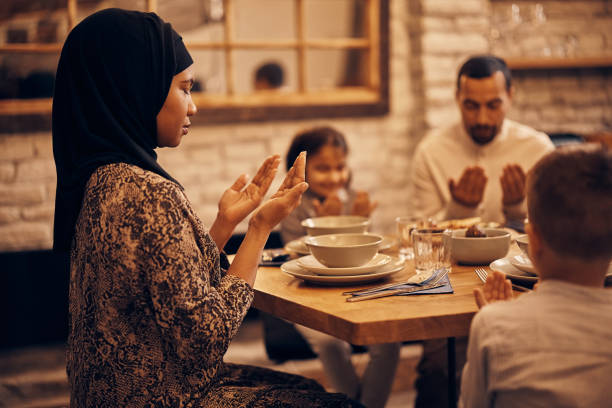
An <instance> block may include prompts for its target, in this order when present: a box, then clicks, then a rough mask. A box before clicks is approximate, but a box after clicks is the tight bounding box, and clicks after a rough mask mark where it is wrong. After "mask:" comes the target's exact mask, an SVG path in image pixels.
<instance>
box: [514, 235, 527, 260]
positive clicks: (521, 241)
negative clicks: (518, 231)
mask: <svg viewBox="0 0 612 408" xmlns="http://www.w3.org/2000/svg"><path fill="white" fill-rule="evenodd" d="M515 241H516V245H518V247H519V248H520V250H521V252H522V253H523V255H525V256H526V257H527V258H529V236H528V235H527V234H524V235H519V236H518V237H516V238H515Z"/></svg>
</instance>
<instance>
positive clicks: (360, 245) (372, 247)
mask: <svg viewBox="0 0 612 408" xmlns="http://www.w3.org/2000/svg"><path fill="white" fill-rule="evenodd" d="M382 240H383V237H382V236H380V235H375V234H329V235H318V236H314V237H306V238H305V239H304V243H306V246H307V247H308V249H310V253H312V255H313V256H314V257H315V258H317V261H319V262H321V263H322V264H323V265H325V266H327V267H329V268H350V267H356V266H361V265H364V264H366V263H367V262H369V261H370V260H371V259H372V258H374V255H376V253H377V252H378V246H379V245H380V243H381V242H382Z"/></svg>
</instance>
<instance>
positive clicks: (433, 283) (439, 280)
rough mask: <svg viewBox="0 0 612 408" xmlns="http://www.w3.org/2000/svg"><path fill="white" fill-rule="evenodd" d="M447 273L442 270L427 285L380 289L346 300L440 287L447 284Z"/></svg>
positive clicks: (374, 297)
mask: <svg viewBox="0 0 612 408" xmlns="http://www.w3.org/2000/svg"><path fill="white" fill-rule="evenodd" d="M447 275H448V270H447V269H445V270H444V272H441V273H440V274H439V275H438V276H436V278H435V279H434V280H433V281H431V282H429V283H428V284H426V285H420V286H411V287H409V288H398V289H393V290H388V291H381V290H378V291H376V292H372V293H368V294H363V295H351V296H350V297H348V298H347V299H346V301H347V302H360V301H362V300H369V299H377V298H381V297H387V296H394V295H400V294H402V293H411V292H420V291H422V290H427V289H434V288H439V287H440V286H444V285H445V283H444V282H442V280H443V279H444V278H445V277H446V276H447Z"/></svg>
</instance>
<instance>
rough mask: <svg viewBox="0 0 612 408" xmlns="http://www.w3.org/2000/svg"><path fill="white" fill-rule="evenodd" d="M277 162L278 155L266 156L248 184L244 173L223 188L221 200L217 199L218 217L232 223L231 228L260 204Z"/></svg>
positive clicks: (275, 169) (272, 177)
mask: <svg viewBox="0 0 612 408" xmlns="http://www.w3.org/2000/svg"><path fill="white" fill-rule="evenodd" d="M279 164H280V156H279V155H274V156H270V157H268V158H267V159H266V160H265V161H264V162H263V164H262V165H261V166H260V167H259V170H257V173H256V174H255V177H253V180H251V182H250V183H249V184H248V185H247V181H248V176H247V175H246V174H242V175H241V176H240V177H238V179H237V180H236V181H235V182H234V184H232V186H231V187H230V188H228V189H227V190H225V192H224V193H223V195H222V196H221V200H219V218H221V219H223V220H224V221H225V222H227V223H228V224H230V225H232V228H233V227H235V226H236V225H238V223H240V221H242V220H243V219H245V218H246V217H247V216H248V215H249V214H250V213H251V212H252V211H253V210H254V209H256V208H257V206H258V205H259V204H261V201H262V200H263V198H264V196H265V195H266V192H267V191H268V189H269V188H270V184H271V183H272V180H274V176H275V175H276V171H277V170H278V165H279ZM245 186H246V188H245Z"/></svg>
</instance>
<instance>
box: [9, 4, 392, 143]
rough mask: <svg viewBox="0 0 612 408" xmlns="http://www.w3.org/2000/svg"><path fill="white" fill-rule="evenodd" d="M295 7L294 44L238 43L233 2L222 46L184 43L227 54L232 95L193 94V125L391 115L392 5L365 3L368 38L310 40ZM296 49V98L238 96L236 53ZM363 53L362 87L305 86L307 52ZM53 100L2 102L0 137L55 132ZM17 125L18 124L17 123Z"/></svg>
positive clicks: (73, 14)
mask: <svg viewBox="0 0 612 408" xmlns="http://www.w3.org/2000/svg"><path fill="white" fill-rule="evenodd" d="M293 1H295V2H296V38H295V39H290V40H274V41H272V40H257V41H244V40H241V41H235V40H233V38H232V24H233V21H232V20H233V16H232V12H233V10H232V4H233V0H224V2H225V6H226V8H225V11H226V16H225V19H224V22H223V24H224V31H225V38H224V41H223V42H199V41H185V44H186V46H187V48H188V49H190V50H194V51H196V50H198V51H199V50H210V49H215V50H219V49H220V50H224V51H225V55H224V57H225V61H226V64H225V67H226V68H225V70H226V75H225V77H226V81H227V83H226V87H227V90H228V93H227V94H225V95H221V94H217V95H215V94H206V93H195V92H194V94H193V98H194V102H195V103H196V106H197V107H198V113H197V114H196V115H195V116H194V117H193V118H192V122H193V123H194V124H218V123H235V122H257V121H267V120H294V119H307V118H332V117H354V116H380V115H384V114H386V113H388V112H389V74H388V71H389V0H366V3H365V5H366V12H365V17H366V18H365V19H364V20H365V21H364V24H365V27H364V28H365V30H364V32H365V33H366V35H365V36H364V37H363V38H338V39H306V38H305V30H304V26H305V24H304V21H305V20H304V19H305V17H304V0H293ZM77 2H78V0H67V7H66V11H67V17H68V27H69V30H70V29H72V27H74V25H75V24H76V18H77ZM146 9H147V10H148V11H156V10H157V0H146ZM62 45H63V44H61V43H54V44H43V43H26V44H5V45H4V46H0V52H2V53H11V52H14V53H16V52H30V53H32V52H34V53H57V54H59V53H60V52H61V48H62ZM245 49H295V50H296V51H297V58H298V64H297V66H298V89H297V91H296V92H294V93H274V92H256V93H250V94H245V95H235V94H233V75H234V72H233V62H232V53H233V51H234V50H245ZM312 49H346V50H350V49H360V50H364V51H365V54H366V55H367V63H366V67H365V68H367V71H366V72H367V80H368V84H367V85H366V86H363V87H342V88H340V87H338V88H334V89H332V90H321V91H314V90H308V89H307V84H306V72H305V71H306V68H305V67H306V62H305V60H306V50H312ZM51 107H52V99H51V98H41V99H6V100H0V129H2V130H1V131H0V132H5V131H8V132H13V131H20V130H22V129H23V128H24V127H25V128H27V129H26V130H30V131H31V130H42V129H38V128H45V126H44V124H45V123H47V126H46V128H47V129H48V128H50V119H51ZM16 119H17V120H16Z"/></svg>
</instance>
